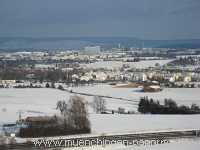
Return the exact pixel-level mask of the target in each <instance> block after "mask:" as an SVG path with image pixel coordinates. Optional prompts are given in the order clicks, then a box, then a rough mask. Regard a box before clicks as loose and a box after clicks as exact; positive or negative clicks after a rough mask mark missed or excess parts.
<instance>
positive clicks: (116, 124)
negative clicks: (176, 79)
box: [0, 85, 200, 133]
mask: <svg viewBox="0 0 200 150" xmlns="http://www.w3.org/2000/svg"><path fill="white" fill-rule="evenodd" d="M73 90H75V91H80V92H88V93H97V94H102V95H113V96H118V97H124V98H130V99H131V98H133V99H138V98H139V97H140V96H144V95H149V96H151V97H154V98H164V97H167V98H170V97H171V98H173V99H175V100H177V101H178V100H180V101H178V103H179V102H180V103H184V104H191V103H192V102H195V103H198V104H200V102H199V100H198V99H199V97H200V95H199V94H200V93H199V92H198V91H199V89H165V90H164V91H162V92H160V93H139V92H137V91H136V89H129V88H128V89H126V88H112V86H110V85H96V86H91V87H79V88H73ZM70 96H71V94H70V93H68V92H65V91H59V90H57V89H46V88H41V89H0V111H1V113H0V118H1V121H0V122H1V123H5V122H13V121H15V120H16V119H18V111H19V110H21V111H22V112H23V113H22V117H26V116H33V115H35V116H37V115H53V114H55V113H56V114H58V113H59V112H58V111H57V110H56V109H55V107H56V102H57V101H58V100H68V99H69V97H70ZM183 98H184V99H183ZM85 99H86V100H87V101H88V102H91V101H92V100H93V97H88V96H85ZM191 100H192V101H191ZM107 107H108V108H109V109H117V108H118V107H124V108H126V109H127V110H128V109H130V110H136V109H137V106H134V105H133V104H132V103H131V102H123V101H119V100H114V99H107ZM89 112H90V120H91V125H92V133H109V132H110V133H112V132H131V131H145V130H163V129H188V128H199V123H200V120H199V118H200V115H139V114H135V115H119V114H114V115H109V114H94V113H93V109H92V108H91V107H90V105H89Z"/></svg>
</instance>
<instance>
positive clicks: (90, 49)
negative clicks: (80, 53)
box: [84, 46, 101, 55]
mask: <svg viewBox="0 0 200 150" xmlns="http://www.w3.org/2000/svg"><path fill="white" fill-rule="evenodd" d="M100 52H101V47H100V46H87V47H85V48H84V54H87V55H95V54H99V53H100Z"/></svg>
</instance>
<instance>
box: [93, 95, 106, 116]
mask: <svg viewBox="0 0 200 150" xmlns="http://www.w3.org/2000/svg"><path fill="white" fill-rule="evenodd" d="M93 108H94V111H95V112H96V113H102V112H105V111H106V101H105V100H104V99H103V98H102V97H99V96H94V100H93Z"/></svg>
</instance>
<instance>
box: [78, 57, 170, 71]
mask: <svg viewBox="0 0 200 150" xmlns="http://www.w3.org/2000/svg"><path fill="white" fill-rule="evenodd" d="M170 61H172V60H171V59H168V60H146V61H139V62H122V61H99V62H95V63H91V64H86V65H85V64H84V65H82V66H85V67H86V68H106V69H118V68H120V67H122V65H123V64H128V65H129V66H130V67H131V68H139V69H143V68H148V67H155V64H156V63H159V64H160V65H164V64H167V63H168V62H170Z"/></svg>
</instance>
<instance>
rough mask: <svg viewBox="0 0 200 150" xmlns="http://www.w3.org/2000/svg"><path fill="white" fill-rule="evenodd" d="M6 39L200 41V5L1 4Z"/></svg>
mask: <svg viewBox="0 0 200 150" xmlns="http://www.w3.org/2000/svg"><path fill="white" fill-rule="evenodd" d="M0 36H1V37H3V36H7V37H8V36H9V37H10V36H11V37H13V36H20V37H22V36H23V37H72V36H84V37H85V36H97V37H98V36H115V37H118V36H119V37H122V36H128V37H137V38H143V39H190V38H193V39H196V38H200V0H0Z"/></svg>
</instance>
